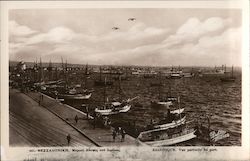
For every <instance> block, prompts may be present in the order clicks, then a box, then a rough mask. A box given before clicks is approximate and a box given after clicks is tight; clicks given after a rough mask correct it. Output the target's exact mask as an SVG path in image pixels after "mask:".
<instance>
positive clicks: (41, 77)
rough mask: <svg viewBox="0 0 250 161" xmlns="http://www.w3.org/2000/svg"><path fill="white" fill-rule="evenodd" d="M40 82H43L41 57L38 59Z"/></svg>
mask: <svg viewBox="0 0 250 161" xmlns="http://www.w3.org/2000/svg"><path fill="white" fill-rule="evenodd" d="M40 81H43V66H42V58H41V57H40Z"/></svg>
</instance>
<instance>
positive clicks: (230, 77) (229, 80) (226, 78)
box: [220, 66, 236, 82]
mask: <svg viewBox="0 0 250 161" xmlns="http://www.w3.org/2000/svg"><path fill="white" fill-rule="evenodd" d="M220 80H221V81H222V82H234V81H235V80H236V77H235V76H234V75H233V66H232V71H231V75H230V76H225V77H222V78H220Z"/></svg>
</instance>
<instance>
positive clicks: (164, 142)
mask: <svg viewBox="0 0 250 161" xmlns="http://www.w3.org/2000/svg"><path fill="white" fill-rule="evenodd" d="M195 131H196V130H191V131H190V132H188V133H186V134H183V135H180V136H178V137H175V138H171V139H165V140H158V141H146V142H144V143H145V144H147V145H149V146H156V147H158V146H167V145H174V144H177V143H181V142H185V141H188V140H191V139H193V138H195V137H196V135H195Z"/></svg>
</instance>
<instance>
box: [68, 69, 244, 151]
mask: <svg viewBox="0 0 250 161" xmlns="http://www.w3.org/2000/svg"><path fill="white" fill-rule="evenodd" d="M235 77H236V80H235V82H222V81H221V80H220V78H221V76H219V75H206V76H205V75H203V76H202V77H199V76H195V77H191V78H180V79H169V78H166V77H161V78H159V77H156V78H154V77H153V78H145V77H143V76H138V75H129V77H128V80H122V81H121V82H120V83H119V81H117V80H114V79H112V77H111V76H106V79H110V80H112V81H113V82H114V84H113V86H108V87H96V86H95V85H94V83H93V82H94V80H96V79H99V75H98V74H96V75H90V76H89V80H88V87H89V89H93V90H94V92H93V94H92V97H91V99H90V100H89V101H87V102H81V104H79V103H74V102H71V103H69V104H70V105H72V106H74V107H76V108H78V109H80V110H82V111H85V108H83V106H82V104H85V105H87V106H89V109H90V111H94V109H95V108H96V107H97V106H100V105H102V104H103V102H104V96H103V94H104V91H105V93H106V96H107V98H108V99H107V98H106V101H107V100H108V101H112V100H118V99H119V98H122V99H128V98H134V97H137V96H138V98H137V99H135V100H134V101H133V102H132V107H131V110H130V111H128V112H127V113H123V114H119V115H116V116H112V117H111V121H112V123H114V122H116V123H118V124H120V125H121V126H122V125H128V124H129V125H133V127H136V128H138V129H139V130H143V129H144V128H145V127H146V126H147V125H148V124H150V122H151V120H154V121H159V120H161V119H162V118H163V117H164V114H165V113H166V109H165V108H153V107H151V104H150V102H151V101H152V100H157V98H158V97H159V93H160V96H163V97H164V96H166V97H167V96H175V97H179V98H180V102H179V104H178V106H175V108H185V114H186V119H187V122H193V121H196V122H197V121H198V122H199V123H201V124H202V125H207V124H208V121H207V120H208V119H207V118H209V120H210V129H211V130H223V131H226V132H227V133H229V137H227V138H224V139H222V140H219V141H218V142H217V143H216V144H215V145H218V146H241V133H242V122H241V121H242V112H241V111H242V99H241V98H242V92H241V90H242V84H241V72H239V71H238V72H235ZM103 79H104V77H103ZM159 79H160V80H161V83H162V84H163V86H162V87H157V86H151V83H152V82H159ZM119 91H122V92H119ZM159 91H160V92H159ZM133 127H131V128H133ZM181 145H184V146H195V145H199V146H202V145H206V143H204V142H202V141H200V140H198V139H193V140H191V141H188V142H185V143H183V144H181Z"/></svg>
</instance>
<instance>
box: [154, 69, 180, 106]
mask: <svg viewBox="0 0 250 161" xmlns="http://www.w3.org/2000/svg"><path fill="white" fill-rule="evenodd" d="M157 86H158V92H159V93H158V98H157V100H153V101H151V107H153V108H159V107H169V106H171V105H172V103H173V102H174V101H177V98H176V97H172V96H171V95H170V96H168V97H163V96H162V86H163V84H162V79H161V73H160V74H159V83H158V84H157ZM170 92H171V89H170Z"/></svg>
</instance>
